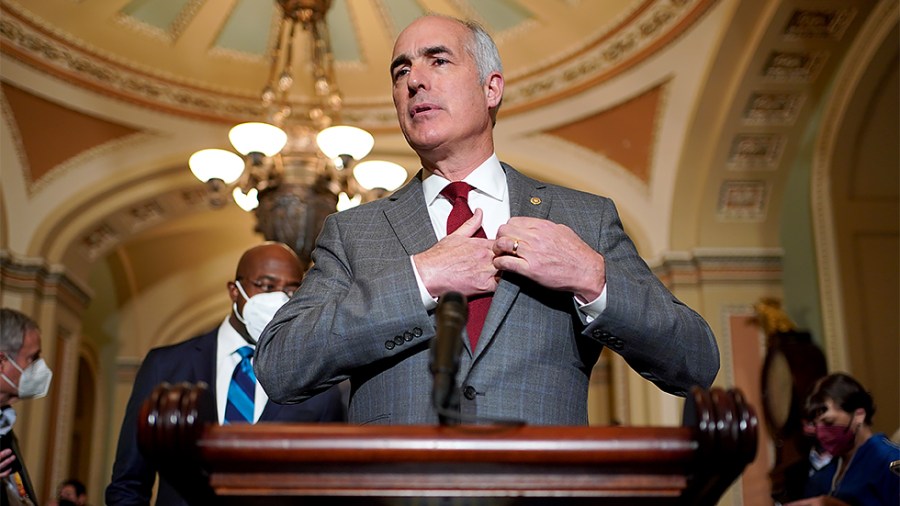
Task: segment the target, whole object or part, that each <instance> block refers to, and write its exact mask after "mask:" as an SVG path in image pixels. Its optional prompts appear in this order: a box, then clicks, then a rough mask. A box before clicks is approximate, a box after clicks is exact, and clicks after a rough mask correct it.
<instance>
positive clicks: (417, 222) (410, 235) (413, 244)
mask: <svg viewBox="0 0 900 506" xmlns="http://www.w3.org/2000/svg"><path fill="white" fill-rule="evenodd" d="M388 198H389V199H390V200H391V202H393V203H394V205H393V206H390V207H388V208H387V210H386V211H385V212H384V214H385V216H386V217H387V220H388V223H389V224H390V226H391V228H392V229H393V231H394V234H395V235H396V236H397V239H398V240H399V241H400V244H401V245H402V246H403V249H404V250H406V253H407V254H409V255H415V254H417V253H421V252H423V251H425V250H426V249H428V248H430V247H431V246H433V245H434V243H436V242H437V236H436V235H434V227H433V226H432V225H431V218H430V217H429V215H428V206H427V205H426V203H425V196H424V195H423V194H422V171H419V173H418V174H416V176H415V177H413V178H412V180H411V181H410V182H409V183H407V184H406V186H404V187H403V188H400V189H399V190H397V191H396V192H394V194H393V195H391V196H390V197H388Z"/></svg>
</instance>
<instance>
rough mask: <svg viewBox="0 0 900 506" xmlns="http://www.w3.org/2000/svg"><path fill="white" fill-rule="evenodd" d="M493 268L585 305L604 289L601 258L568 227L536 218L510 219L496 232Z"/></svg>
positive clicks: (603, 266) (604, 279)
mask: <svg viewBox="0 0 900 506" xmlns="http://www.w3.org/2000/svg"><path fill="white" fill-rule="evenodd" d="M494 255H496V256H495V258H494V267H496V268H497V269H498V270H500V271H508V272H515V273H516V274H520V275H522V276H525V277H526V278H529V279H531V280H533V281H535V282H537V283H540V284H541V285H543V286H545V287H547V288H551V289H554V290H561V291H568V292H572V293H573V294H575V296H576V297H577V298H578V299H579V300H580V301H581V302H582V303H588V302H591V301H593V300H594V299H596V298H597V297H599V296H600V292H601V291H603V287H604V286H606V263H605V260H604V259H603V255H601V254H599V253H597V252H596V251H594V250H593V248H591V247H590V246H588V245H587V244H585V242H584V241H582V240H581V238H580V237H578V235H577V234H576V233H575V232H574V231H572V229H571V228H569V227H567V226H565V225H559V224H556V223H553V222H551V221H547V220H542V219H538V218H526V217H521V216H518V217H513V218H510V220H509V221H508V222H507V223H506V224H505V225H501V226H500V229H499V230H497V240H496V241H494Z"/></svg>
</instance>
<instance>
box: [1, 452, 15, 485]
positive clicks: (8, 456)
mask: <svg viewBox="0 0 900 506" xmlns="http://www.w3.org/2000/svg"><path fill="white" fill-rule="evenodd" d="M15 460H16V456H15V455H13V451H12V448H5V449H3V450H0V478H6V477H7V476H9V473H10V471H12V463H13V461H15Z"/></svg>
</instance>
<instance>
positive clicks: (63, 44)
mask: <svg viewBox="0 0 900 506" xmlns="http://www.w3.org/2000/svg"><path fill="white" fill-rule="evenodd" d="M716 1H717V0H646V2H644V3H643V4H641V5H640V6H639V7H637V8H635V9H634V10H633V11H632V12H630V13H629V15H628V16H626V18H625V19H624V20H623V21H622V22H621V23H620V24H619V25H617V26H616V27H615V28H614V29H613V30H612V31H611V32H609V31H607V32H604V34H603V35H602V36H601V37H599V38H598V39H597V40H596V41H595V43H594V44H593V45H592V46H588V47H586V48H584V49H583V50H581V51H578V52H576V53H575V54H573V55H571V56H570V57H568V58H563V59H561V60H560V61H558V62H554V63H553V64H551V65H549V66H544V68H537V69H533V70H531V71H529V72H526V73H525V74H524V75H523V77H512V78H510V79H509V80H508V82H507V87H506V92H505V94H504V114H505V115H511V114H516V113H518V112H523V111H526V110H529V109H532V108H534V107H537V106H539V105H543V104H546V103H550V102H554V101H557V100H560V99H562V98H565V97H567V96H571V95H573V94H575V93H578V92H580V91H583V90H584V89H586V88H588V87H591V86H594V85H596V84H598V83H600V82H602V81H604V80H606V79H609V78H610V77H612V76H615V75H617V74H618V73H621V72H622V71H624V70H625V69H627V68H630V67H632V66H634V65H636V64H637V63H639V62H640V61H642V60H644V59H645V58H647V57H648V56H649V55H651V54H653V53H654V52H656V51H659V50H660V49H661V48H664V47H666V46H667V45H668V44H669V43H671V42H672V41H674V40H675V39H677V38H678V37H679V36H680V35H681V34H682V33H683V32H684V31H685V30H687V29H688V28H689V27H690V26H691V25H692V24H693V23H694V22H695V21H697V19H699V18H700V17H701V16H702V14H703V13H704V12H706V10H707V9H708V8H709V7H710V6H711V5H713V4H715V2H716ZM3 7H4V9H3V10H4V16H3V17H2V18H0V48H2V51H3V53H5V54H6V55H9V56H10V57H13V58H16V59H18V60H21V61H23V62H24V63H26V64H28V65H30V66H32V67H34V68H36V69H38V70H39V71H41V72H45V73H48V74H50V75H53V76H56V77H58V78H60V79H63V80H64V81H67V82H69V83H71V84H73V85H76V86H80V87H83V88H87V89H90V90H92V91H95V92H98V93H100V94H103V95H106V96H113V97H115V98H118V99H121V100H125V101H127V102H131V103H135V104H138V105H140V106H143V107H148V108H151V109H156V110H162V111H165V112H168V113H171V114H176V115H179V116H186V117H190V118H197V119H204V120H213V121H222V122H237V121H245V120H248V119H251V118H259V117H261V116H262V115H263V112H262V111H261V108H260V105H259V97H258V96H256V94H255V93H246V94H242V93H240V92H236V91H224V90H222V89H212V88H210V87H204V86H201V85H199V84H197V83H194V82H191V83H188V82H180V81H179V80H178V78H177V77H172V76H160V75H155V74H153V70H152V69H143V68H138V67H137V66H136V65H134V64H129V63H126V62H120V61H114V60H113V59H112V58H109V57H105V56H103V55H101V54H98V53H97V52H96V51H95V50H92V49H89V48H85V47H83V44H81V43H80V42H79V41H78V40H75V39H73V38H72V37H71V36H68V35H65V34H61V33H58V32H57V31H56V30H54V29H53V27H51V26H42V25H41V24H40V21H39V20H36V19H32V18H31V17H30V15H29V14H28V13H27V12H24V11H22V10H21V9H20V8H18V7H15V6H13V5H10V4H8V3H4V4H3ZM308 100H309V98H308V97H297V98H296V99H294V100H292V101H293V102H295V103H294V104H293V105H294V107H295V109H296V110H298V111H299V110H304V109H306V108H308V107H309V106H310V104H307V103H305V102H306V101H308ZM344 116H345V119H346V120H347V121H350V122H353V123H357V124H360V125H361V126H365V127H368V128H372V129H374V130H379V129H391V130H396V115H395V112H394V109H393V105H392V103H391V101H390V96H389V94H388V93H387V89H386V90H385V94H384V97H383V98H381V99H378V100H377V101H372V100H365V101H360V100H359V99H355V98H354V97H352V96H349V97H345V109H344Z"/></svg>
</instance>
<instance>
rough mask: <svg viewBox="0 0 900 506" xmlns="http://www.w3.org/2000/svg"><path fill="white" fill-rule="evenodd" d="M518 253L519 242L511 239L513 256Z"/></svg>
mask: <svg viewBox="0 0 900 506" xmlns="http://www.w3.org/2000/svg"><path fill="white" fill-rule="evenodd" d="M518 251H519V240H518V239H513V250H512V252H513V255H515V254H517V253H518Z"/></svg>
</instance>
